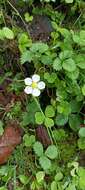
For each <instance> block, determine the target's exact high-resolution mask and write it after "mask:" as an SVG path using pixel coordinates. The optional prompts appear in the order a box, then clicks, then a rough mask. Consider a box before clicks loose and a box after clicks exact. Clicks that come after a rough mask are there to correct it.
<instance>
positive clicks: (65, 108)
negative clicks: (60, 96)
mask: <svg viewBox="0 0 85 190" xmlns="http://www.w3.org/2000/svg"><path fill="white" fill-rule="evenodd" d="M57 111H58V113H60V114H63V115H65V116H66V115H67V116H68V115H69V114H70V113H71V107H70V104H69V103H68V102H67V101H62V102H60V104H59V105H58V106H57Z"/></svg>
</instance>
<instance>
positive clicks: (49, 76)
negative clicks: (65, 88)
mask: <svg viewBox="0 0 85 190" xmlns="http://www.w3.org/2000/svg"><path fill="white" fill-rule="evenodd" d="M56 78H57V76H56V73H53V72H52V73H48V72H45V74H44V79H46V80H47V81H48V83H54V82H55V80H56Z"/></svg>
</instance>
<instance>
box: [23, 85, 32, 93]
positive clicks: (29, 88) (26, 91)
mask: <svg viewBox="0 0 85 190" xmlns="http://www.w3.org/2000/svg"><path fill="white" fill-rule="evenodd" d="M24 92H25V93H26V94H32V87H30V86H26V88H25V89H24Z"/></svg>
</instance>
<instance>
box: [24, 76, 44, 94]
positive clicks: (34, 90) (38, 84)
mask: <svg viewBox="0 0 85 190" xmlns="http://www.w3.org/2000/svg"><path fill="white" fill-rule="evenodd" d="M24 82H25V85H26V87H25V89H24V92H25V93H26V94H32V95H33V96H35V97H37V96H39V95H40V90H43V89H44V88H45V83H44V82H43V81H40V76H39V75H37V74H34V75H33V76H32V78H25V80H24Z"/></svg>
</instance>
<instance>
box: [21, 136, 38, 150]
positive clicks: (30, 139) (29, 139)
mask: <svg viewBox="0 0 85 190" xmlns="http://www.w3.org/2000/svg"><path fill="white" fill-rule="evenodd" d="M23 140H24V144H25V146H26V147H31V146H32V145H33V144H34V143H35V136H34V135H30V136H29V135H28V134H25V135H24V136H23Z"/></svg>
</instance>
